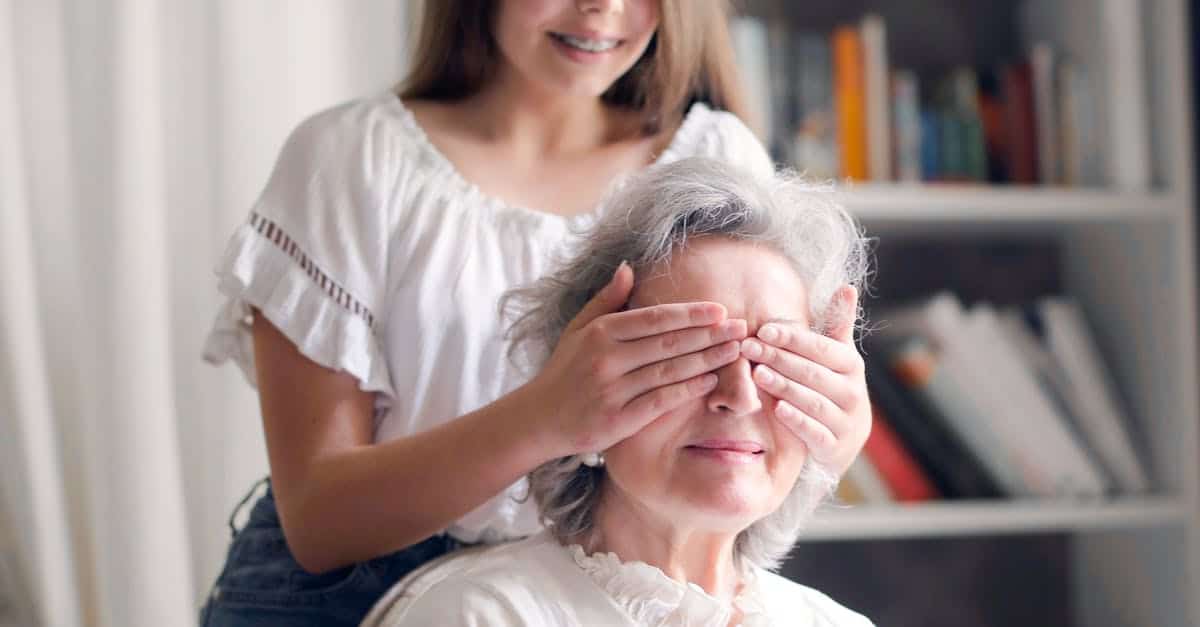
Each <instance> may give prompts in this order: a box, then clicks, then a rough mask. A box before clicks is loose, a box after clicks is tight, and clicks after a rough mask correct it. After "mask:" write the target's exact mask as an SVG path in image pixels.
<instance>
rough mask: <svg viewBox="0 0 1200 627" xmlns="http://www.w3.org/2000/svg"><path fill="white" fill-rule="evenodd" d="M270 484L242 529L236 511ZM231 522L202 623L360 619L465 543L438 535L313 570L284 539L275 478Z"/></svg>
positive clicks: (303, 626)
mask: <svg viewBox="0 0 1200 627" xmlns="http://www.w3.org/2000/svg"><path fill="white" fill-rule="evenodd" d="M264 483H265V484H266V486H267V491H266V493H265V494H264V495H263V496H262V497H260V498H259V499H258V501H257V502H256V503H255V504H254V508H253V509H252V510H251V511H250V518H249V520H247V521H246V524H245V525H244V526H243V527H242V529H241V530H240V531H239V530H238V529H237V528H236V527H235V526H234V523H233V519H234V517H236V516H237V513H238V510H240V509H241V507H242V506H243V505H245V504H246V502H247V501H249V500H250V498H251V497H252V496H253V495H254V493H255V491H256V490H257V488H258V486H259V485H262V484H264ZM229 520H230V522H229V527H230V531H231V533H232V535H233V539H232V541H231V542H230V545H229V553H228V554H227V555H226V557H225V567H224V568H223V569H222V570H221V574H220V575H219V576H218V577H217V581H216V583H215V584H213V587H212V591H211V592H210V593H209V595H208V599H207V601H206V602H205V604H204V607H202V608H201V610H200V627H242V626H245V625H278V626H281V627H282V626H286V627H309V626H313V625H333V626H340V625H358V624H359V622H361V621H362V619H363V618H364V617H365V616H366V615H367V612H369V611H370V610H371V606H372V605H374V603H375V601H376V600H378V599H379V598H380V597H381V596H383V594H384V593H385V592H387V590H388V589H389V588H391V586H392V585H393V584H395V583H396V582H397V581H399V580H400V578H401V577H403V576H404V575H406V574H408V573H409V572H410V571H412V570H413V569H415V568H417V567H418V566H420V565H422V564H424V563H425V562H427V561H429V560H432V559H434V558H437V557H439V556H441V555H443V554H445V553H448V552H450V551H453V550H455V549H457V548H459V547H460V546H463V545H462V544H461V543H460V542H458V541H457V540H455V539H454V538H451V537H450V536H447V535H437V536H433V537H431V538H428V539H426V540H425V541H423V542H420V543H418V544H415V545H413V546H410V547H408V548H406V549H401V550H400V551H397V552H395V553H392V554H390V555H384V556H381V557H377V558H375V559H372V560H368V561H365V562H359V563H357V564H351V565H349V566H345V567H343V568H339V569H337V570H333V571H330V572H327V573H321V574H319V575H314V574H311V573H309V572H307V571H305V570H304V569H303V568H301V567H300V564H298V563H297V562H296V559H295V558H294V557H293V556H292V553H291V551H290V550H289V549H288V545H287V542H286V541H285V540H284V537H283V528H282V527H281V526H280V524H279V514H278V512H277V511H276V509H275V497H274V495H273V494H272V492H271V483H270V479H269V478H268V479H263V480H261V481H259V482H258V483H256V484H255V485H254V487H252V488H251V489H250V492H249V493H248V494H247V495H246V497H245V498H244V499H242V503H241V504H239V505H238V506H237V507H236V508H234V511H233V516H231V517H230V519H229Z"/></svg>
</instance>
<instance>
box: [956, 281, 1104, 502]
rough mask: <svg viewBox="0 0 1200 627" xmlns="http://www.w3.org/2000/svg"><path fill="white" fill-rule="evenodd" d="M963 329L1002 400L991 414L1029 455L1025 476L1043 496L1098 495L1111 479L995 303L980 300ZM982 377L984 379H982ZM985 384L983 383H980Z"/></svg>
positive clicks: (992, 407)
mask: <svg viewBox="0 0 1200 627" xmlns="http://www.w3.org/2000/svg"><path fill="white" fill-rule="evenodd" d="M964 321H965V324H964V327H963V328H964V329H965V330H966V331H967V333H969V334H971V337H972V339H973V340H974V342H975V343H976V345H977V347H978V350H979V355H981V356H984V357H985V359H982V360H981V361H982V362H983V363H984V364H985V365H986V367H987V369H988V376H989V379H988V380H987V381H986V387H988V388H989V389H991V390H993V391H995V392H996V394H995V395H994V397H993V398H995V399H998V400H1000V402H999V403H994V404H991V405H990V406H989V408H988V409H987V411H988V412H989V416H988V419H989V420H991V421H993V422H994V423H1003V424H1005V425H1011V426H1012V427H1013V428H1012V429H1011V430H1008V429H1006V430H1005V434H1006V435H1008V436H1009V438H1008V439H1007V440H1006V443H1007V445H1009V446H1012V447H1014V448H1018V447H1019V448H1020V451H1018V452H1017V455H1019V456H1027V457H1029V458H1032V459H1030V462H1031V463H1030V466H1031V471H1032V472H1031V473H1030V474H1029V475H1027V479H1028V480H1029V481H1030V482H1031V483H1032V487H1033V489H1034V491H1035V492H1036V493H1037V494H1038V495H1040V496H1064V497H1082V498H1090V497H1099V496H1102V495H1104V494H1105V493H1107V492H1108V491H1109V490H1110V487H1111V485H1110V482H1109V480H1108V478H1107V477H1106V476H1105V474H1104V472H1103V471H1102V470H1101V469H1100V468H1099V466H1098V465H1097V463H1096V461H1095V459H1094V457H1093V456H1092V455H1091V452H1090V450H1089V449H1088V447H1087V446H1086V444H1085V443H1084V442H1083V441H1082V439H1081V438H1080V437H1079V436H1078V434H1077V433H1076V432H1075V431H1074V429H1072V428H1071V424H1070V422H1069V421H1068V419H1067V417H1066V416H1065V415H1064V414H1063V412H1062V411H1061V409H1060V408H1059V407H1057V406H1056V405H1055V403H1054V402H1053V400H1052V399H1051V398H1050V397H1048V396H1047V394H1046V392H1045V390H1044V389H1043V388H1042V386H1041V385H1040V384H1039V383H1038V381H1037V379H1036V378H1035V376H1034V374H1033V373H1032V370H1031V368H1030V367H1029V366H1028V365H1027V363H1026V362H1025V361H1023V360H1022V358H1021V356H1020V354H1019V353H1018V352H1017V350H1016V349H1015V348H1014V347H1013V344H1012V343H1011V342H1010V341H1008V339H1007V337H1006V336H1005V334H1004V333H1003V332H1002V331H1001V330H1000V324H999V322H998V316H997V313H996V310H995V308H994V307H992V306H991V305H990V304H987V303H977V304H976V305H975V306H973V307H972V308H971V309H970V311H969V312H967V314H966V317H965V320H964ZM980 383H984V382H982V381H981V382H980ZM980 387H983V386H980Z"/></svg>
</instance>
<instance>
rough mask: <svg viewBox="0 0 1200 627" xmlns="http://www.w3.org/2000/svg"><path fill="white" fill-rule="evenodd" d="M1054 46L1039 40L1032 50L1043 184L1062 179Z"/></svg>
mask: <svg viewBox="0 0 1200 627" xmlns="http://www.w3.org/2000/svg"><path fill="white" fill-rule="evenodd" d="M1054 63H1055V61H1054V50H1053V49H1052V48H1051V47H1050V44H1048V43H1046V42H1038V43H1036V44H1034V45H1033V48H1032V49H1031V50H1030V52H1029V66H1030V68H1031V70H1032V72H1033V110H1034V127H1035V128H1036V129H1037V156H1038V158H1037V163H1038V180H1039V181H1041V182H1042V183H1043V184H1046V185H1050V184H1057V183H1061V182H1062V177H1061V176H1060V175H1059V165H1060V164H1059V157H1058V137H1059V126H1058V124H1059V123H1058V115H1057V109H1058V107H1057V102H1058V97H1057V95H1056V94H1055V90H1054V86H1055V82H1056V81H1055V80H1054V75H1055V69H1054Z"/></svg>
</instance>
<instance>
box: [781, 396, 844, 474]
mask: <svg viewBox="0 0 1200 627" xmlns="http://www.w3.org/2000/svg"><path fill="white" fill-rule="evenodd" d="M775 417H776V418H778V419H779V421H780V422H782V423H783V425H784V426H785V427H787V429H788V431H791V432H792V434H793V435H795V436H796V437H797V438H800V441H802V442H804V444H805V445H806V446H808V452H809V454H810V455H812V456H813V457H816V458H817V459H818V460H822V459H824V458H826V457H827V456H829V455H832V454H833V452H834V449H835V448H836V447H837V443H838V438H837V436H835V435H834V434H833V432H832V431H830V430H829V428H828V427H826V426H825V425H823V424H821V421H819V420H816V419H814V418H813V417H812V416H808V415H806V414H805V413H804V412H802V411H800V410H799V409H796V407H795V406H794V405H792V404H791V403H788V402H787V401H784V400H781V401H778V402H776V403H775Z"/></svg>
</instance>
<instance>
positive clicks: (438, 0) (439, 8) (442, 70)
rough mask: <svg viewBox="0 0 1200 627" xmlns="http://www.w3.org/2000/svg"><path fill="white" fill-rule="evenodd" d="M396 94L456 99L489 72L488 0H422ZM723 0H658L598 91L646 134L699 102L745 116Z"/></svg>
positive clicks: (491, 11)
mask: <svg viewBox="0 0 1200 627" xmlns="http://www.w3.org/2000/svg"><path fill="white" fill-rule="evenodd" d="M418 4H421V5H424V6H423V7H421V8H420V9H419V10H420V12H421V21H420V30H419V32H418V34H417V37H416V38H415V44H416V45H415V47H414V49H413V55H412V60H413V63H412V69H411V71H410V72H409V75H408V77H407V78H405V80H404V81H403V82H402V83H401V84H400V86H399V87H398V88H397V92H398V94H399V95H400V97H401V98H405V99H409V98H412V99H429V100H458V99H461V98H466V97H468V96H470V95H472V94H474V93H475V92H476V91H478V90H479V88H480V87H481V86H482V85H483V84H484V83H485V82H486V81H487V80H489V79H490V78H491V76H492V74H493V72H494V70H495V67H496V64H497V63H498V59H499V57H500V53H499V50H498V49H497V47H496V42H495V40H494V39H493V37H492V31H491V28H492V21H493V17H494V15H495V7H496V0H427V1H426V2H422V3H418ZM729 10H730V8H729V2H728V1H727V0H661V11H660V15H661V17H660V19H659V26H658V31H657V32H656V33H655V34H654V37H653V38H652V39H651V41H650V44H649V45H648V46H647V47H646V52H645V53H644V54H643V55H642V57H641V58H640V59H638V61H637V62H636V63H635V64H634V65H633V67H632V68H630V69H629V71H628V72H626V73H625V74H624V75H622V76H621V77H620V78H619V79H617V81H616V82H615V83H613V85H612V86H611V87H609V89H608V90H607V91H606V92H604V94H603V95H602V96H601V97H602V99H603V100H604V101H605V102H607V103H610V104H613V105H617V106H624V107H629V108H632V109H635V110H639V111H642V112H643V113H644V117H643V119H642V131H643V132H644V133H647V134H653V133H655V132H657V131H658V130H659V129H661V128H664V127H669V126H670V125H673V124H674V123H676V122H677V121H678V120H680V119H681V118H682V116H683V114H684V113H686V112H687V109H688V107H690V106H691V105H692V103H694V102H697V101H700V102H705V103H707V104H709V105H710V106H712V107H714V108H716V109H723V110H726V111H729V112H731V113H733V114H734V115H737V116H738V117H740V118H742V119H743V120H747V121H748V118H747V115H748V111H747V108H746V105H745V102H744V100H743V98H742V91H741V89H740V86H739V84H738V81H737V71H736V66H735V65H734V61H733V46H732V44H731V43H730V37H729V24H728V21H729Z"/></svg>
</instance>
